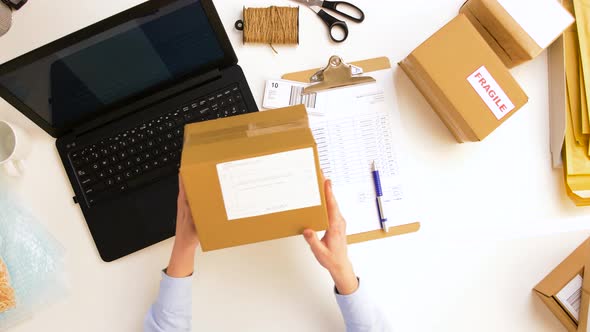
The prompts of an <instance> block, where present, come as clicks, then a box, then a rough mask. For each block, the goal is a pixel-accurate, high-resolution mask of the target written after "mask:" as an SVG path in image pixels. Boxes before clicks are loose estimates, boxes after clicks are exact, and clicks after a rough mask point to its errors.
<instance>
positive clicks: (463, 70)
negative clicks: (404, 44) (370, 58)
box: [399, 14, 528, 142]
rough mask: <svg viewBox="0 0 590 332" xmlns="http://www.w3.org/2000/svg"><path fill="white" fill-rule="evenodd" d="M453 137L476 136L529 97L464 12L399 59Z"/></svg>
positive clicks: (461, 139)
mask: <svg viewBox="0 0 590 332" xmlns="http://www.w3.org/2000/svg"><path fill="white" fill-rule="evenodd" d="M399 65H400V66H401V68H402V69H403V70H404V71H405V72H406V74H407V75H408V76H409V77H410V79H411V80H412V81H413V82H414V84H415V85H416V87H417V88H418V89H419V90H420V92H422V94H423V95H424V97H425V98H426V100H427V101H428V102H429V103H430V105H431V106H432V108H433V109H434V110H435V111H436V113H437V114H438V116H439V117H440V118H441V119H442V121H443V122H444V123H445V124H446V125H447V127H448V128H449V129H450V130H451V132H452V133H453V135H454V136H455V138H456V139H457V141H459V142H465V141H480V140H483V139H484V138H485V137H486V136H488V135H489V134H490V133H491V132H492V131H494V130H495V129H496V128H497V127H498V126H500V125H501V124H502V123H503V122H504V121H506V120H507V119H508V118H509V117H510V116H512V115H513V114H514V113H515V112H516V111H517V110H518V109H520V108H521V107H522V106H523V105H524V104H526V103H527V101H528V97H527V95H526V94H525V93H524V91H523V90H522V89H521V87H520V85H519V84H518V83H517V82H516V81H515V80H514V78H513V77H512V75H511V74H510V72H509V71H508V69H506V67H505V66H504V64H503V63H502V61H500V59H499V58H498V56H497V55H496V54H495V53H494V51H492V49H491V48H490V46H488V44H487V43H486V42H485V41H484V39H483V38H482V37H481V36H480V34H479V33H478V31H477V30H476V29H475V28H474V27H473V25H471V23H470V22H469V20H468V19H467V18H466V17H465V15H463V14H459V16H457V17H456V18H454V19H453V20H452V21H451V22H449V23H448V24H447V25H445V26H444V27H443V28H442V29H440V30H439V31H437V32H436V33H435V34H434V35H433V36H431V37H430V38H429V39H428V40H426V41H425V42H424V43H422V44H421V45H420V46H418V48H416V49H415V50H414V51H413V52H412V53H411V54H410V55H409V56H408V57H407V58H406V59H404V60H402V61H401V62H400V64H399Z"/></svg>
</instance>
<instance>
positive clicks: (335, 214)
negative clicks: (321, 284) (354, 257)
mask: <svg viewBox="0 0 590 332" xmlns="http://www.w3.org/2000/svg"><path fill="white" fill-rule="evenodd" d="M324 192H325V195H326V205H327V208H328V221H329V223H328V230H327V231H326V233H325V234H324V237H322V239H321V240H320V239H318V237H317V235H316V233H315V232H314V231H313V230H311V229H306V230H304V231H303V236H304V237H305V240H306V241H307V243H308V244H309V246H310V247H311V251H312V252H313V254H314V256H315V258H316V259H317V260H318V262H319V263H320V264H321V265H322V266H323V267H324V268H326V269H327V270H328V272H330V275H331V276H332V279H334V283H335V284H336V289H337V290H338V293H340V294H342V295H348V294H352V293H354V292H355V291H356V290H357V288H358V279H357V278H356V275H355V274H354V270H353V268H352V263H351V262H350V259H349V258H348V251H347V242H346V221H345V220H344V218H343V217H342V214H340V209H338V203H337V202H336V199H335V198H334V193H333V192H332V182H331V181H330V180H326V181H324Z"/></svg>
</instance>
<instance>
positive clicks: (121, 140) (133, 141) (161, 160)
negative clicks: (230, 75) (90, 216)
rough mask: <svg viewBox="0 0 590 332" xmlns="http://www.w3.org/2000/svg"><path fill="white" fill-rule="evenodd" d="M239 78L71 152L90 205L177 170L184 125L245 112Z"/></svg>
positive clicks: (72, 160)
mask: <svg viewBox="0 0 590 332" xmlns="http://www.w3.org/2000/svg"><path fill="white" fill-rule="evenodd" d="M247 112H248V110H247V108H246V105H245V103H244V101H243V96H242V94H241V92H240V90H239V88H238V85H237V84H233V85H230V86H228V87H226V88H224V89H220V90H218V91H216V92H214V93H212V94H210V95H207V96H205V97H202V98H200V99H198V100H195V101H192V102H190V103H188V104H186V105H182V106H181V107H179V108H176V109H174V110H173V111H171V112H169V113H167V114H165V115H162V116H160V117H157V118H154V119H152V120H149V121H146V122H144V123H142V124H140V125H138V126H136V127H134V128H131V129H128V130H125V131H122V132H119V133H117V134H115V135H113V136H111V137H107V138H104V139H101V140H100V141H98V142H96V143H95V144H90V145H87V146H85V147H82V148H80V149H78V150H76V151H74V152H71V153H70V154H69V157H70V160H71V162H72V164H73V165H74V169H75V172H76V175H77V177H78V180H79V182H80V185H81V186H82V190H83V192H84V194H85V196H86V201H87V202H88V204H89V205H90V206H92V205H94V204H96V203H97V202H100V201H102V200H105V199H111V198H113V197H116V196H117V195H120V194H123V193H125V192H128V191H130V190H133V189H135V188H138V187H141V186H143V185H146V184H149V183H153V182H155V181H157V180H159V179H161V178H163V177H166V176H169V175H171V174H175V173H178V169H179V167H180V155H181V151H182V142H183V133H184V125H185V124H187V123H191V122H199V121H205V120H213V119H218V118H223V117H228V116H233V115H239V114H244V113H247Z"/></svg>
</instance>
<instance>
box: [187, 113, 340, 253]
mask: <svg viewBox="0 0 590 332" xmlns="http://www.w3.org/2000/svg"><path fill="white" fill-rule="evenodd" d="M180 173H181V176H182V180H183V183H184V186H185V190H186V195H187V199H188V202H189V206H190V209H191V212H192V214H193V219H194V221H195V225H196V228H197V231H198V233H199V238H200V240H201V246H202V248H203V251H208V250H214V249H221V248H226V247H231V246H237V245H242V244H248V243H254V242H260V241H265V240H272V239H277V238H282V237H287V236H292V235H298V234H301V233H302V231H303V229H305V228H311V229H314V230H325V229H326V228H327V225H328V222H327V220H328V217H327V212H326V205H325V198H324V190H323V188H324V187H323V182H322V177H321V170H320V164H319V157H318V152H317V147H316V143H315V140H314V138H313V136H312V133H311V130H310V129H309V123H308V118H307V112H306V110H305V107H304V106H302V105H298V106H293V107H288V108H283V109H277V110H273V111H268V112H257V113H251V114H245V115H240V116H235V117H229V118H223V119H218V120H213V121H205V122H200V123H194V124H190V125H187V126H186V128H185V131H184V147H183V152H182V161H181V166H180Z"/></svg>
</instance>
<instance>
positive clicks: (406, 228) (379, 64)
mask: <svg viewBox="0 0 590 332" xmlns="http://www.w3.org/2000/svg"><path fill="white" fill-rule="evenodd" d="M333 58H334V57H331V58H330V61H329V62H328V66H327V67H325V68H323V69H321V68H315V69H308V70H303V71H299V72H293V73H287V74H284V75H283V76H282V77H281V78H282V79H285V80H290V81H296V82H303V83H309V82H313V81H314V79H313V78H314V77H318V78H323V81H324V82H323V83H324V85H323V86H322V87H320V88H319V89H317V88H316V89H315V91H322V90H325V89H331V88H335V87H343V86H352V85H355V84H363V83H367V80H358V79H357V78H359V77H358V76H355V75H358V73H357V74H355V72H354V67H356V68H361V69H362V72H363V73H370V72H374V71H379V70H385V69H391V62H390V61H389V58H387V57H378V58H373V59H366V60H361V61H355V62H351V63H349V64H346V63H344V62H342V63H341V64H340V63H333V62H332V59H333ZM331 64H333V65H334V66H345V67H346V66H348V67H346V68H347V70H348V69H350V75H344V74H342V73H340V74H339V75H325V73H326V71H329V70H331V69H330V65H331ZM320 73H324V75H323V76H322V75H320V76H318V74H320ZM310 78H311V79H310ZM392 79H393V77H392ZM317 81H319V80H316V82H317ZM373 81H374V80H373ZM318 84H319V83H318ZM392 93H393V91H392ZM418 230H420V222H413V223H409V224H403V225H396V226H391V227H389V231H388V232H384V231H383V230H381V229H378V230H373V231H369V232H363V233H357V234H350V235H348V236H347V242H348V244H354V243H360V242H365V241H371V240H377V239H384V238H387V237H392V236H396V235H402V234H408V233H413V232H417V231H418Z"/></svg>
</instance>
